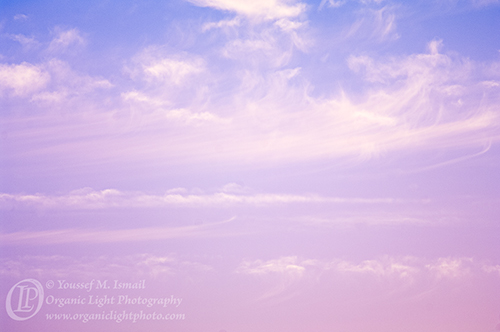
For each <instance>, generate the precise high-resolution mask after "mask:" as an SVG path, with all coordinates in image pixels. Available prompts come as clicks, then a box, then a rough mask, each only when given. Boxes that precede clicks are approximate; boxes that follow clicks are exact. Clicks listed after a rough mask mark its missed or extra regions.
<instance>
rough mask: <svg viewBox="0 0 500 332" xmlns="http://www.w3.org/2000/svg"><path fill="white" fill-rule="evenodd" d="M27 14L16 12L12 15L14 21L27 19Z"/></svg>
mask: <svg viewBox="0 0 500 332" xmlns="http://www.w3.org/2000/svg"><path fill="white" fill-rule="evenodd" d="M28 18H29V17H28V15H24V14H17V15H15V16H14V20H16V21H26V20H27V19H28Z"/></svg>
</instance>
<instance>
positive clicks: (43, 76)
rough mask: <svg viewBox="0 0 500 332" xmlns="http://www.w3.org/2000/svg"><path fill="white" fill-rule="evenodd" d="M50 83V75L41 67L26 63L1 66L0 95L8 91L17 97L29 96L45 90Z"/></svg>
mask: <svg viewBox="0 0 500 332" xmlns="http://www.w3.org/2000/svg"><path fill="white" fill-rule="evenodd" d="M49 81H50V75H49V73H47V71H45V70H43V69H42V68H41V67H40V66H35V65H32V64H29V63H26V62H23V63H21V64H19V65H14V64H13V65H7V64H0V93H2V92H5V91H7V92H10V93H12V94H13V95H15V96H27V95H29V94H31V93H34V92H36V91H38V90H41V89H43V88H44V87H45V86H46V85H47V84H48V83H49Z"/></svg>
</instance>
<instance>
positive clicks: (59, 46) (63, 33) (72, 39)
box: [48, 28, 87, 52]
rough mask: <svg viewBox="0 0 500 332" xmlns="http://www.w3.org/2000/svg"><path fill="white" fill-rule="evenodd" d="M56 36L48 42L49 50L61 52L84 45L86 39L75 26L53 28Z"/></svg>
mask: <svg viewBox="0 0 500 332" xmlns="http://www.w3.org/2000/svg"><path fill="white" fill-rule="evenodd" d="M55 34H56V37H54V39H53V40H52V41H51V42H50V45H49V47H48V51H49V52H62V51H65V50H67V49H70V48H74V47H79V46H84V45H86V44H87V41H86V39H85V38H84V37H83V36H82V35H81V33H80V31H79V30H78V29H76V28H73V29H70V30H62V29H60V28H57V29H56V30H55Z"/></svg>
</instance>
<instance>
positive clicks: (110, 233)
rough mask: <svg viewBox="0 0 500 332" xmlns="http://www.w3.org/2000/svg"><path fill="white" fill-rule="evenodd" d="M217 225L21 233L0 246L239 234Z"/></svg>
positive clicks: (1, 237)
mask: <svg viewBox="0 0 500 332" xmlns="http://www.w3.org/2000/svg"><path fill="white" fill-rule="evenodd" d="M230 221H232V219H229V220H226V221H222V222H219V223H212V224H203V225H195V226H184V227H163V228H161V227H151V228H131V229H119V230H103V229H59V230H48V231H39V232H36V231H35V232H30V231H20V232H14V233H6V234H0V242H1V243H2V244H3V245H20V244H30V245H53V244H65V243H66V244H67V243H117V242H143V241H157V240H167V239H179V238H184V239H185V238H208V237H225V236H234V235H237V234H239V233H234V232H228V231H227V230H220V228H218V227H219V226H220V225H221V224H225V223H227V222H230Z"/></svg>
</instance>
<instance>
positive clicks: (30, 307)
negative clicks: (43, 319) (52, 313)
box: [5, 279, 43, 321]
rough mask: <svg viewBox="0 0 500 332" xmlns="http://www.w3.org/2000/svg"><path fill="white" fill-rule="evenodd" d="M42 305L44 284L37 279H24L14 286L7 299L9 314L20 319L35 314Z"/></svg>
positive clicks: (6, 306)
mask: <svg viewBox="0 0 500 332" xmlns="http://www.w3.org/2000/svg"><path fill="white" fill-rule="evenodd" d="M42 305H43V286H42V284H41V283H40V282H39V281H38V280H35V279H24V280H21V281H19V282H18V283H17V284H15V285H14V286H12V288H11V289H10V291H9V294H7V300H6V301H5V309H6V310H7V314H8V315H9V316H10V318H12V319H15V320H19V321H21V320H27V319H30V318H31V317H33V316H35V315H36V314H37V313H38V311H40V309H41V308H42Z"/></svg>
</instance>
